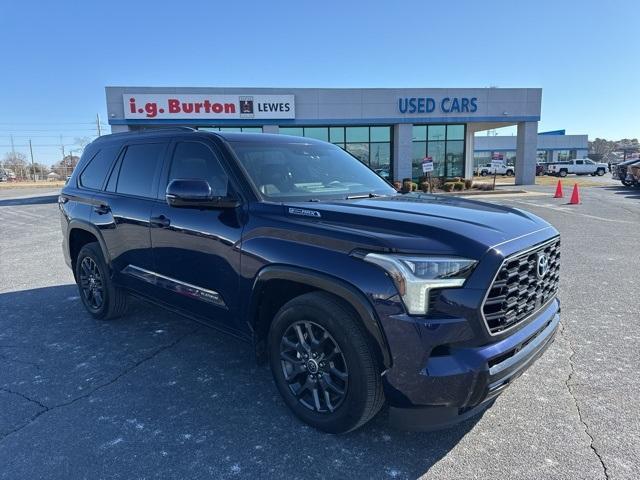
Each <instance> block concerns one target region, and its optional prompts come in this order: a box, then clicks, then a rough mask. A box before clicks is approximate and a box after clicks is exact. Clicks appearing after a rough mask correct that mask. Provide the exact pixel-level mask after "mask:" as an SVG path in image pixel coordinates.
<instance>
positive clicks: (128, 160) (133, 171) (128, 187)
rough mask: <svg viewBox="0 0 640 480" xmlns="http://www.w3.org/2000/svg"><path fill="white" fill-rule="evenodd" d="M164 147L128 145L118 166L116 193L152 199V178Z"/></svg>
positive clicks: (160, 144)
mask: <svg viewBox="0 0 640 480" xmlns="http://www.w3.org/2000/svg"><path fill="white" fill-rule="evenodd" d="M165 147H166V144H165V143H143V144H138V145H129V146H128V147H127V151H126V152H125V154H124V158H123V159H122V162H121V164H120V174H119V175H118V183H117V186H116V192H118V193H124V194H126V195H137V196H139V197H148V198H153V197H154V196H155V195H154V192H153V191H152V190H153V183H154V178H155V174H156V170H157V168H158V166H159V165H160V162H161V161H162V157H163V155H164V151H165Z"/></svg>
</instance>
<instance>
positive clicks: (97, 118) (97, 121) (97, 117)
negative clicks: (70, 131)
mask: <svg viewBox="0 0 640 480" xmlns="http://www.w3.org/2000/svg"><path fill="white" fill-rule="evenodd" d="M96 128H97V129H98V136H100V135H102V132H101V131H100V114H99V113H96Z"/></svg>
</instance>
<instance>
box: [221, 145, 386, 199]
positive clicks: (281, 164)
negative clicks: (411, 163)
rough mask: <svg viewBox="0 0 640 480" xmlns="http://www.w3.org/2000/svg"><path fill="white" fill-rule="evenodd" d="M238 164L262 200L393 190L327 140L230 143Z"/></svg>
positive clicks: (335, 196)
mask: <svg viewBox="0 0 640 480" xmlns="http://www.w3.org/2000/svg"><path fill="white" fill-rule="evenodd" d="M231 146H232V147H233V150H234V152H235V153H236V155H237V156H238V159H239V160H240V163H242V165H243V166H244V168H245V170H246V171H247V173H248V174H249V177H250V179H251V181H252V182H253V184H254V185H255V187H256V189H257V190H258V191H259V192H260V194H261V195H262V196H263V197H264V198H265V199H266V200H273V201H292V200H296V201H305V200H307V201H311V200H320V199H325V200H326V199H338V198H346V197H353V196H365V195H371V196H376V195H394V194H396V191H395V190H394V189H393V188H392V187H391V186H390V185H389V184H388V183H387V182H385V181H384V180H382V179H381V178H380V177H379V176H378V175H376V174H375V173H374V172H373V171H372V170H369V168H368V167H366V166H365V165H363V164H362V163H361V162H360V161H359V160H357V159H356V158H354V157H352V156H351V155H349V154H348V153H347V152H345V151H344V150H342V149H341V148H340V147H337V146H335V145H331V144H329V143H326V144H323V143H315V142H314V143H304V140H302V141H299V142H296V141H295V140H293V141H292V140H286V139H283V141H282V143H275V142H274V143H271V142H269V143H267V142H233V143H231Z"/></svg>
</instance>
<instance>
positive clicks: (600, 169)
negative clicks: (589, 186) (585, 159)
mask: <svg viewBox="0 0 640 480" xmlns="http://www.w3.org/2000/svg"><path fill="white" fill-rule="evenodd" d="M596 175H598V176H599V177H601V176H603V175H604V169H602V168H599V169H598V171H597V172H596Z"/></svg>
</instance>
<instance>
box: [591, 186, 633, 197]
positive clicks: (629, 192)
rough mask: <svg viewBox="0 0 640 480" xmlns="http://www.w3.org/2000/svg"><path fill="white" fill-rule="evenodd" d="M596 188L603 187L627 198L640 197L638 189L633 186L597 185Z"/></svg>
mask: <svg viewBox="0 0 640 480" xmlns="http://www.w3.org/2000/svg"><path fill="white" fill-rule="evenodd" d="M598 188H603V189H605V190H609V191H611V192H613V193H615V194H616V195H624V196H625V197H627V198H635V199H640V189H638V188H634V187H625V186H623V185H620V186H617V185H616V186H612V185H609V186H606V187H598Z"/></svg>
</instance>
